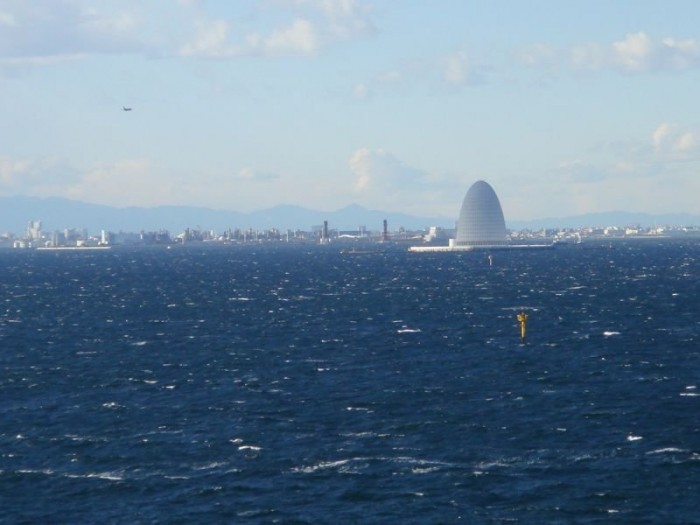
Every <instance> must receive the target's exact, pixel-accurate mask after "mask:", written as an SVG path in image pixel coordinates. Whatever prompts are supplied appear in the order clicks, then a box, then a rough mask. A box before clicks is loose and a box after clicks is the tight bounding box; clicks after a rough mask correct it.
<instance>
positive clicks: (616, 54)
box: [612, 32, 657, 73]
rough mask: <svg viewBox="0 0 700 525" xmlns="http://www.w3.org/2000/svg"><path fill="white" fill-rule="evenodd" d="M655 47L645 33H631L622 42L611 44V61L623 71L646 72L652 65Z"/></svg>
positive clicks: (654, 58) (655, 53) (654, 57)
mask: <svg viewBox="0 0 700 525" xmlns="http://www.w3.org/2000/svg"><path fill="white" fill-rule="evenodd" d="M656 47H657V46H656V45H655V44H654V42H653V41H652V40H651V38H650V37H649V35H647V34H646V33H642V32H639V33H631V34H629V35H627V36H626V37H625V39H624V40H621V41H619V42H613V44H612V60H613V62H614V63H615V64H617V65H619V66H620V67H621V68H622V69H623V70H625V71H629V72H633V73H636V72H641V71H646V70H648V69H650V68H651V67H653V65H654V62H655V60H656V55H657V52H656Z"/></svg>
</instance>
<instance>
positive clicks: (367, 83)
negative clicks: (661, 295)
mask: <svg viewBox="0 0 700 525" xmlns="http://www.w3.org/2000/svg"><path fill="white" fill-rule="evenodd" d="M697 15H700V4H696V3H695V2H690V1H671V2H668V3H663V4H661V3H658V2H646V1H643V2H634V1H621V2H615V3H614V4H612V5H609V3H606V2H602V1H594V2H583V1H573V2H567V3H561V2H555V1H532V2H520V3H514V2H505V1H494V2H475V1H464V2H461V1H448V0H441V1H439V2H434V3H426V2H417V1H415V2H414V1H407V2H402V3H400V4H397V3H394V2H389V1H387V0H367V1H361V0H259V1H253V0H250V1H242V2H235V3H234V2H222V1H209V2H207V1H204V0H202V1H197V0H187V1H186V0H181V1H176V0H173V1H153V2H149V3H147V4H142V3H139V2H135V1H133V2H132V1H120V2H100V3H99V4H95V3H94V2H88V1H82V0H71V1H52V2H48V1H47V2H33V3H31V4H29V3H27V2H20V1H12V0H10V1H7V0H6V1H0V108H2V112H3V116H4V120H5V125H4V126H2V129H1V130H0V194H1V195H28V196H38V197H49V196H56V197H64V198H70V199H75V200H80V201H84V202H91V203H97V204H106V205H110V206H121V207H126V206H144V207H149V206H159V205H185V206H204V207H210V208H214V209H225V210H236V211H240V212H251V211H255V210H259V209H265V208H269V207H272V206H276V205H280V204H291V205H298V206H304V207H308V208H314V209H322V210H335V209H339V208H341V207H343V206H347V205H350V204H353V203H357V204H359V205H361V206H365V207H367V208H372V209H383V210H387V211H391V212H403V213H412V214H416V215H428V216H441V217H448V218H449V217H455V216H456V213H457V211H458V210H459V205H460V203H461V200H462V197H463V196H464V193H465V191H466V190H467V189H468V188H469V186H470V185H471V184H472V183H473V182H475V181H477V180H480V179H483V180H487V181H489V183H490V184H492V185H493V187H494V189H495V190H496V192H497V193H498V196H499V198H500V200H501V204H502V207H503V210H504V212H505V214H506V215H507V216H508V217H509V218H510V219H511V220H530V219H538V218H543V217H549V216H568V215H574V214H584V213H596V212H607V211H616V210H625V211H630V212H649V213H671V212H685V213H691V214H698V213H700V204H698V203H697V198H696V196H697V194H698V191H700V177H698V176H697V167H698V161H700V122H699V121H698V117H697V116H696V115H695V113H694V112H693V111H692V109H691V108H693V107H694V102H695V101H694V92H695V90H694V87H695V84H696V82H697V80H698V79H700V34H698V33H699V31H698V29H697V27H696V24H694V21H695V20H696V19H697Z"/></svg>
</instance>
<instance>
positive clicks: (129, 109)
mask: <svg viewBox="0 0 700 525" xmlns="http://www.w3.org/2000/svg"><path fill="white" fill-rule="evenodd" d="M122 109H123V110H124V111H131V108H127V107H126V106H122Z"/></svg>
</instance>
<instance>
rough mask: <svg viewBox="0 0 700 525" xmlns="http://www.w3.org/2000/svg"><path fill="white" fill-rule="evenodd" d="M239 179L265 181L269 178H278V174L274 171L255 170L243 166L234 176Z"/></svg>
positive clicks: (269, 179)
mask: <svg viewBox="0 0 700 525" xmlns="http://www.w3.org/2000/svg"><path fill="white" fill-rule="evenodd" d="M234 178H236V179H239V180H245V181H249V182H267V181H271V180H276V179H279V178H280V176H279V175H277V174H276V173H268V172H264V171H256V170H254V169H251V168H243V169H242V170H240V171H239V172H238V174H237V175H236V176H235V177H234Z"/></svg>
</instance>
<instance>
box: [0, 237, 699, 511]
mask: <svg viewBox="0 0 700 525" xmlns="http://www.w3.org/2000/svg"><path fill="white" fill-rule="evenodd" d="M589 248H590V249H585V245H584V247H583V248H581V247H579V248H573V247H571V248H564V249H561V250H559V249H557V250H553V251H540V252H535V251H533V252H529V251H521V252H496V253H495V254H494V259H493V265H492V266H490V265H489V263H488V260H487V258H486V255H485V254H483V253H463V254H456V253H437V254H412V253H407V252H406V251H405V250H403V249H393V248H389V249H383V250H381V251H377V252H374V253H357V254H347V253H341V252H340V251H339V250H338V249H337V248H334V247H305V248H304V247H301V248H294V249H292V248H251V247H243V248H236V247H230V248H216V249H215V248H209V249H204V248H195V247H191V248H183V249H173V250H161V249H142V250H126V249H125V250H118V249H115V250H111V251H108V252H84V253H83V252H60V253H58V252H24V251H5V252H0V276H1V279H0V502H1V503H0V520H1V521H3V522H7V523H46V522H60V523H85V522H107V523H161V522H162V523H172V522H180V523H190V522H228V523H453V522H464V523H700V503H699V501H700V500H698V494H700V344H699V342H700V307H699V302H698V301H699V298H700V279H699V277H698V259H699V256H700V243H698V242H688V241H677V242H671V241H646V242H636V243H622V242H621V243H618V244H615V245H614V246H613V247H612V249H608V248H607V247H605V246H599V247H597V248H598V249H595V248H596V247H595V246H591V247H589ZM521 308H525V309H526V311H527V312H528V314H529V323H528V339H527V341H526V343H525V344H521V342H520V339H519V331H518V327H517V322H516V319H515V315H516V313H517V312H518V311H520V309H521Z"/></svg>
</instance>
